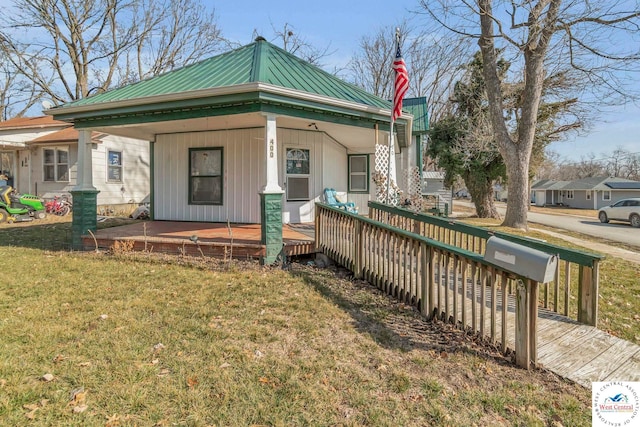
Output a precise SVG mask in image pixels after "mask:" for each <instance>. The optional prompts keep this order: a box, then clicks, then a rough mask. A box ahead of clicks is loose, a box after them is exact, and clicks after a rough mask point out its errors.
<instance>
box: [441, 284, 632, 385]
mask: <svg viewBox="0 0 640 427" xmlns="http://www.w3.org/2000/svg"><path fill="white" fill-rule="evenodd" d="M450 283H451V282H450ZM458 283H459V285H462V283H461V282H458ZM480 287H481V285H479V284H477V285H476V289H475V295H480V294H481V292H482V290H481V289H480ZM460 288H462V286H460V287H459V289H460ZM485 288H486V287H485ZM486 291H487V289H485V293H486V294H489V295H490V293H489V292H486ZM454 295H455V293H454V290H453V289H452V288H450V292H449V296H450V301H449V306H450V307H451V306H453V298H454ZM472 295H474V291H473V284H472V283H470V281H467V286H466V295H465V298H466V299H467V304H465V303H463V302H462V301H461V297H462V295H461V292H458V298H459V300H458V302H459V304H458V306H459V307H460V308H459V309H458V313H457V314H458V315H457V319H462V318H463V315H462V308H461V307H462V306H464V307H465V311H466V313H465V316H464V318H465V319H466V320H465V324H466V327H469V328H471V327H472V320H473V316H474V313H473V312H472V307H473V304H472V303H471V302H472ZM502 300H503V299H502V292H501V291H500V290H497V292H496V309H497V311H498V312H499V313H500V312H502V305H501V301H502ZM476 301H479V300H478V298H476ZM507 301H508V302H507V322H506V325H507V327H506V334H505V338H506V345H507V347H508V348H509V349H514V348H515V330H514V329H515V326H514V325H515V324H516V322H515V298H514V297H513V295H508V296H507ZM491 305H492V304H491V298H490V297H489V298H488V299H487V300H485V310H487V311H489V310H490V309H491ZM477 311H479V310H477ZM451 314H452V315H453V313H451ZM475 316H476V319H478V318H479V316H480V314H479V313H478V312H476V313H475ZM478 321H479V320H478ZM496 321H497V322H496V323H497V324H496V326H495V330H496V342H500V341H501V339H502V316H496ZM537 330H538V339H537V349H538V355H537V363H538V365H539V366H541V367H542V368H545V369H548V370H549V371H551V372H554V373H556V374H558V375H560V376H561V377H564V378H567V379H570V380H572V381H575V382H576V383H578V384H580V385H582V386H584V387H591V382H594V381H640V346H639V345H637V344H634V343H632V342H629V341H625V340H623V339H620V338H617V337H614V336H612V335H610V334H608V333H606V332H604V331H602V330H600V329H598V328H595V327H593V326H588V325H584V324H581V323H579V322H577V321H575V320H572V319H570V318H568V317H565V316H562V315H559V314H557V313H554V312H552V311H549V310H545V309H543V308H540V309H539V311H538V323H537ZM484 331H485V335H486V336H487V337H488V338H490V331H491V324H490V318H489V316H484Z"/></svg>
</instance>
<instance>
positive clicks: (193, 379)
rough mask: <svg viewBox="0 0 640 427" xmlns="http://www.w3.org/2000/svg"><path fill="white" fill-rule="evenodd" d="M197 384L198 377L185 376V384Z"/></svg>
mask: <svg viewBox="0 0 640 427" xmlns="http://www.w3.org/2000/svg"><path fill="white" fill-rule="evenodd" d="M196 385H198V377H187V386H188V387H189V388H192V387H195V386H196Z"/></svg>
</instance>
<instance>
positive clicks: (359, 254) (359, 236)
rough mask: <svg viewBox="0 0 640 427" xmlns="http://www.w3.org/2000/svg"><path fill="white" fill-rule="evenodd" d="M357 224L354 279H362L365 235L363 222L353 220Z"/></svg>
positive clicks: (354, 240)
mask: <svg viewBox="0 0 640 427" xmlns="http://www.w3.org/2000/svg"><path fill="white" fill-rule="evenodd" d="M353 220H354V221H355V222H356V226H355V227H354V232H355V238H354V239H353V244H354V245H355V248H354V252H353V255H354V258H355V259H354V260H353V277H354V279H362V270H363V265H364V261H363V257H364V247H363V243H364V234H363V233H362V222H361V221H359V220H358V218H354V219H353Z"/></svg>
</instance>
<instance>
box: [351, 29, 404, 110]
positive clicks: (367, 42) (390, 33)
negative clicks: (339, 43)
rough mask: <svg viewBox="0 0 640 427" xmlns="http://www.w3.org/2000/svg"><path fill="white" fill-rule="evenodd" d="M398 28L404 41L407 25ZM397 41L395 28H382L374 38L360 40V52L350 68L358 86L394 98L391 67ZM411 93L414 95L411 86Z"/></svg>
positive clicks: (365, 37)
mask: <svg viewBox="0 0 640 427" xmlns="http://www.w3.org/2000/svg"><path fill="white" fill-rule="evenodd" d="M398 28H400V34H401V40H404V39H405V38H406V34H407V28H406V25H405V24H403V25H401V26H399V27H398ZM395 40H396V39H395V28H394V27H389V28H380V29H378V31H377V32H376V33H375V34H374V35H373V36H370V35H365V36H363V37H362V39H361V40H360V52H358V53H356V54H355V55H354V57H353V59H352V60H351V64H350V67H349V68H350V69H351V72H352V75H353V80H354V83H355V84H356V85H358V86H360V87H362V88H363V89H365V90H367V91H368V92H370V93H372V94H374V95H376V96H379V97H381V98H385V99H391V97H392V96H393V73H392V68H391V65H392V63H393V59H394V56H393V55H394V53H395V50H394V49H395ZM405 61H406V58H405ZM409 93H410V94H412V93H413V92H412V88H411V86H409Z"/></svg>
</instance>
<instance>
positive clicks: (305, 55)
mask: <svg viewBox="0 0 640 427" xmlns="http://www.w3.org/2000/svg"><path fill="white" fill-rule="evenodd" d="M271 28H272V29H273V34H274V39H273V41H275V40H278V41H279V42H280V43H281V46H282V48H283V49H284V50H286V51H287V52H289V53H291V54H293V55H296V56H297V57H299V58H302V59H304V60H305V61H307V62H309V63H311V64H313V65H315V66H317V67H321V66H322V64H321V60H322V59H323V58H325V57H327V56H329V55H331V54H332V53H333V52H332V51H330V48H331V46H330V45H329V46H326V47H324V48H318V47H316V46H314V45H312V44H311V43H310V42H308V41H307V40H306V39H305V38H303V37H302V36H301V35H300V34H298V32H297V31H296V29H295V28H294V27H293V25H291V24H289V23H287V22H285V24H284V25H283V26H282V30H280V29H278V28H276V27H275V25H274V24H273V23H272V24H271ZM257 35H258V34H257V32H256V31H255V30H254V36H257Z"/></svg>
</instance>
